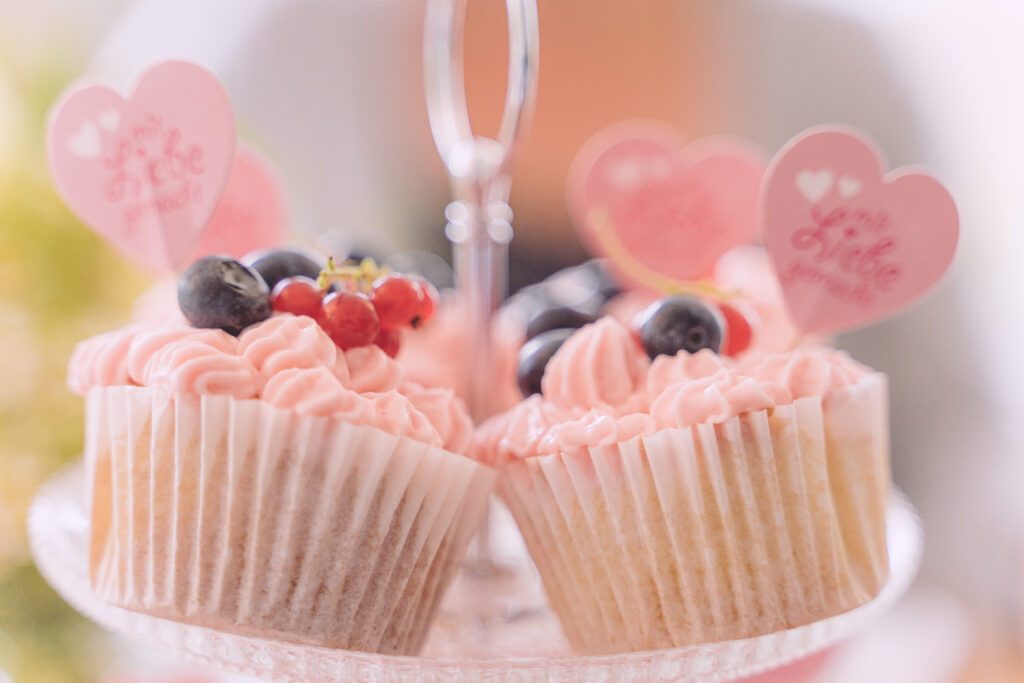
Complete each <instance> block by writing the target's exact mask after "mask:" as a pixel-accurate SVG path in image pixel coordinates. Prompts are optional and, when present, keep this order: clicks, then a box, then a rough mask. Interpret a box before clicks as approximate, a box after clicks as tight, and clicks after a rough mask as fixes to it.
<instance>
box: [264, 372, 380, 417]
mask: <svg viewBox="0 0 1024 683" xmlns="http://www.w3.org/2000/svg"><path fill="white" fill-rule="evenodd" d="M262 398H263V400H264V401H266V402H267V403H269V404H270V405H272V406H274V407H275V408H282V409H290V410H294V411H295V412H297V413H301V414H303V415H318V416H326V415H337V416H338V417H342V418H344V419H345V420H346V421H348V422H353V423H356V424H364V423H365V422H366V419H367V418H366V413H367V412H368V411H369V410H370V402H369V401H368V400H367V399H365V398H363V397H362V396H361V395H360V394H357V393H356V392H354V391H351V390H349V389H346V388H345V387H344V386H342V384H341V382H339V381H338V378H337V377H335V376H334V373H333V372H331V371H330V370H329V369H328V368H325V367H319V368H289V369H287V370H282V371H281V372H279V373H278V374H276V375H274V376H273V377H271V378H270V380H269V381H268V382H267V385H266V386H265V387H263V394H262Z"/></svg>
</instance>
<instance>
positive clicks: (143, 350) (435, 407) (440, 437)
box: [68, 315, 473, 454]
mask: <svg viewBox="0 0 1024 683" xmlns="http://www.w3.org/2000/svg"><path fill="white" fill-rule="evenodd" d="M402 375H403V373H402V370H401V368H400V367H399V365H398V364H397V363H395V362H394V361H393V360H392V359H391V358H389V357H388V356H387V354H385V353H384V352H383V351H381V350H380V349H379V348H377V347H376V346H368V347H362V348H358V349H351V350H349V351H347V352H345V353H342V352H340V351H339V350H338V349H337V347H336V346H335V345H334V343H333V342H332V341H331V340H330V338H329V337H327V335H326V334H324V332H323V331H322V330H321V329H320V327H319V326H318V325H317V324H316V323H315V321H313V320H311V319H309V318H306V317H301V316H292V315H279V316H275V317H273V318H271V319H269V320H266V321H264V322H262V323H260V324H258V325H255V326H253V327H251V328H249V329H248V330H246V331H245V332H244V333H243V334H242V336H241V337H240V338H239V339H235V338H234V337H232V336H231V335H229V334H226V333H224V332H222V331H220V330H205V329H194V328H191V327H187V326H182V325H170V326H165V327H159V328H155V329H144V328H142V327H140V326H132V327H127V328H125V329H123V330H118V331H116V332H111V333H108V334H104V335H100V336H98V337H93V338H92V339H88V340H85V341H83V342H82V343H81V344H79V345H78V347H77V348H76V349H75V352H74V353H73V354H72V357H71V360H70V363H69V369H68V386H69V387H70V388H71V390H72V391H74V392H75V393H77V394H80V395H84V394H86V393H88V391H89V389H91V388H92V387H95V386H118V385H120V386H124V385H133V384H134V385H140V386H149V387H153V388H157V389H160V390H164V391H168V392H172V393H188V394H204V395H226V396H233V397H234V398H237V399H251V398H259V399H262V400H264V401H266V402H267V403H268V404H270V405H272V406H274V407H277V408H281V409H287V410H293V411H295V412H296V413H299V414H303V415H316V416H328V417H331V418H334V419H338V420H342V421H345V422H349V423H351V424H358V425H367V426H372V427H376V428H378V429H382V430H384V431H387V432H390V433H392V434H397V435H400V436H407V437H409V438H411V439H415V440H417V441H420V442H423V443H426V444H429V445H432V446H441V447H444V448H446V449H448V450H451V451H453V452H458V453H464V454H468V451H469V449H470V447H471V445H472V434H473V425H472V422H471V421H470V418H469V415H468V413H467V412H466V408H465V406H464V405H463V403H462V401H461V400H460V399H458V398H457V397H456V396H455V395H454V393H453V392H451V391H449V390H437V389H425V388H423V387H421V386H418V385H414V384H411V383H409V384H406V385H404V386H403V376H402ZM400 387H401V388H400Z"/></svg>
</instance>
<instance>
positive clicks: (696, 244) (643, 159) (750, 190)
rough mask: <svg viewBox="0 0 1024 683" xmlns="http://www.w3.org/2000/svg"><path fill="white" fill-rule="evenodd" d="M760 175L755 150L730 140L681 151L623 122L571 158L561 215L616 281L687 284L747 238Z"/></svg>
mask: <svg viewBox="0 0 1024 683" xmlns="http://www.w3.org/2000/svg"><path fill="white" fill-rule="evenodd" d="M763 174H764V159H763V155H762V154H761V152H760V150H758V149H757V148H756V147H755V146H754V145H752V144H750V143H747V142H745V141H743V140H740V139H738V138H731V137H724V136H723V137H713V138H706V139H704V140H699V141H697V142H693V143H690V144H689V145H686V146H683V144H682V142H681V140H680V138H679V136H678V135H677V133H676V132H675V131H674V130H673V129H672V128H670V127H668V126H665V125H663V124H657V123H653V122H625V123H620V124H617V125H614V126H612V127H610V128H608V129H606V130H604V131H602V132H600V133H598V134H597V135H596V136H594V138H592V139H591V140H590V142H588V143H587V144H586V145H585V146H584V148H583V149H582V150H581V151H580V153H579V155H578V156H577V157H576V160H575V161H574V162H573V165H572V168H571V169H570V172H569V182H568V200H569V208H570V212H571V213H572V216H573V219H574V222H575V224H576V226H577V228H578V230H579V232H580V235H581V237H582V239H583V241H584V244H585V245H586V246H587V247H588V248H589V249H590V250H591V251H592V252H594V253H597V254H600V255H604V256H609V257H611V259H610V260H611V265H612V267H613V268H614V269H615V270H616V273H617V274H618V275H620V276H621V277H624V278H625V279H626V280H629V281H632V282H633V283H634V284H640V285H641V286H650V284H651V282H650V278H645V277H638V268H639V269H642V270H644V271H648V272H653V273H655V274H657V275H660V276H662V277H664V278H668V279H670V280H692V279H695V278H700V277H703V276H705V275H707V274H708V273H709V272H710V271H711V269H712V268H713V266H714V264H715V261H716V260H717V259H718V257H719V256H721V255H722V254H724V253H725V252H726V251H728V250H729V249H731V248H733V247H735V246H738V245H740V244H744V243H747V242H749V241H751V240H752V239H753V238H754V237H755V235H756V231H757V200H758V191H759V189H760V184H761V179H762V177H763ZM631 266H632V267H631Z"/></svg>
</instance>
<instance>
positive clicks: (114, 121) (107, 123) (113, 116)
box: [96, 109, 121, 132]
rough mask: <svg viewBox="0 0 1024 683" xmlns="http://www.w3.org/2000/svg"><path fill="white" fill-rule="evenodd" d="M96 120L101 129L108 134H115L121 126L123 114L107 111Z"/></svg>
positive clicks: (111, 110) (112, 110) (113, 110)
mask: <svg viewBox="0 0 1024 683" xmlns="http://www.w3.org/2000/svg"><path fill="white" fill-rule="evenodd" d="M96 120H97V121H98V122H99V124H100V128H102V129H103V130H105V131H108V132H113V131H115V130H117V128H118V126H120V125H121V112H119V111H118V110H116V109H107V110H106V111H104V112H102V113H101V114H100V115H99V116H98V117H97V118H96Z"/></svg>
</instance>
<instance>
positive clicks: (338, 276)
mask: <svg viewBox="0 0 1024 683" xmlns="http://www.w3.org/2000/svg"><path fill="white" fill-rule="evenodd" d="M437 300H438V294H437V290H436V289H434V286H433V285H431V284H430V283H429V282H427V281H426V280H423V279H422V278H418V277H412V276H405V275H400V274H396V273H391V272H390V271H389V270H388V269H386V268H381V267H379V266H378V265H377V263H376V262H375V261H374V260H373V259H363V260H362V261H361V262H359V263H353V262H347V263H345V264H342V265H341V266H339V265H337V264H336V263H335V261H334V259H333V258H331V259H328V260H327V267H326V268H324V269H323V270H322V271H321V272H320V275H319V277H318V278H317V280H316V281H315V282H314V281H313V280H310V279H308V278H302V277H296V278H288V279H286V280H283V281H281V282H280V283H279V284H278V285H277V287H275V288H274V293H273V294H272V297H271V303H272V305H273V308H274V310H275V311H280V312H285V313H292V314H294V315H306V316H309V317H311V318H313V319H314V320H316V321H317V322H318V323H319V324H320V326H321V327H322V328H323V329H324V331H325V332H326V333H327V335H328V336H329V337H330V338H331V339H332V340H334V343H335V344H337V345H338V346H339V347H340V348H342V349H351V348H355V347H357V346H366V345H368V344H376V345H377V346H379V347H380V348H381V349H383V350H384V351H385V352H386V353H387V354H388V355H389V356H391V357H392V358H393V357H395V356H397V355H398V351H399V348H400V346H401V331H402V330H403V329H405V328H409V327H412V328H415V327H418V326H419V325H420V324H422V323H424V322H426V321H427V320H428V319H429V318H430V317H431V316H432V315H433V313H434V309H435V308H436V307H437Z"/></svg>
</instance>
